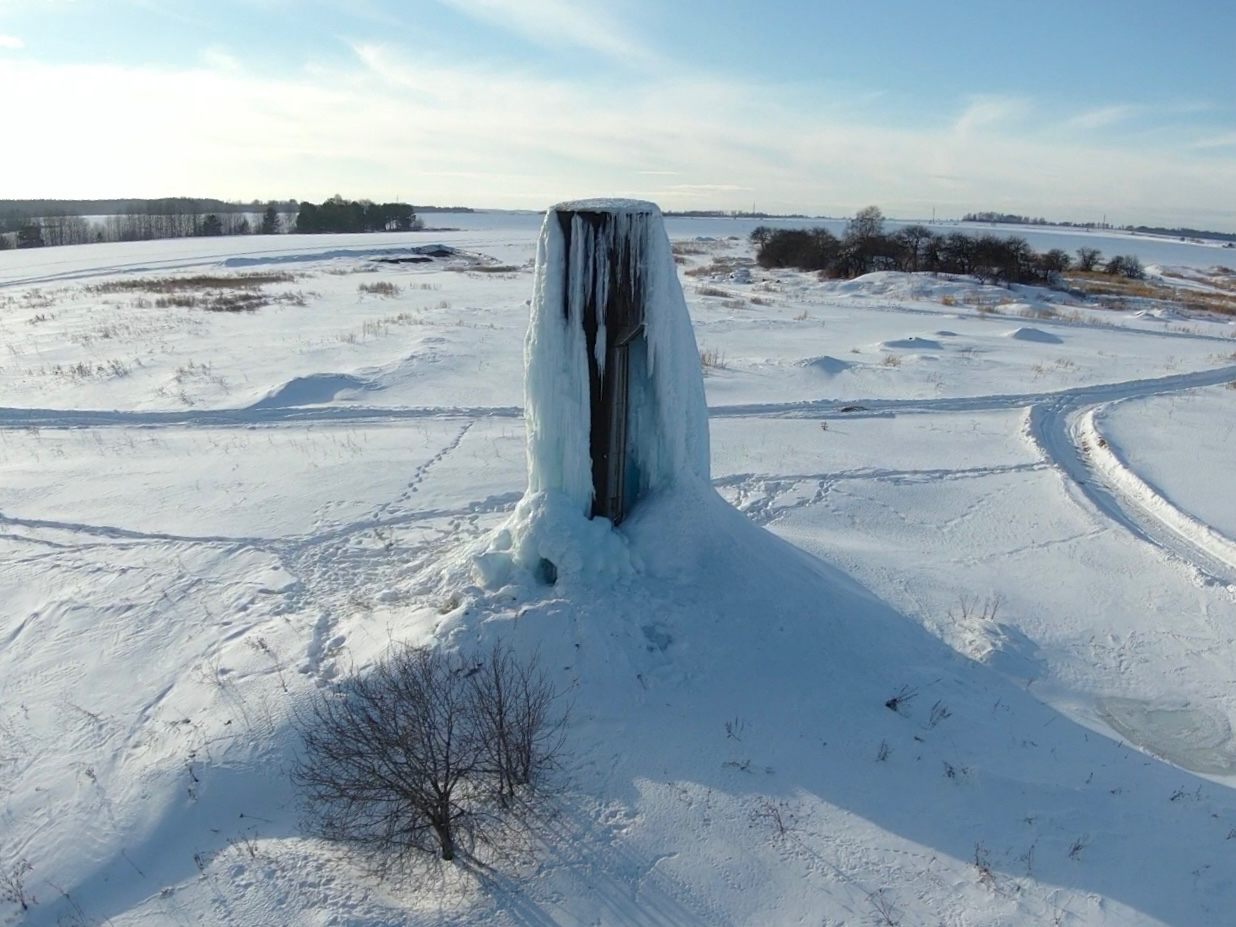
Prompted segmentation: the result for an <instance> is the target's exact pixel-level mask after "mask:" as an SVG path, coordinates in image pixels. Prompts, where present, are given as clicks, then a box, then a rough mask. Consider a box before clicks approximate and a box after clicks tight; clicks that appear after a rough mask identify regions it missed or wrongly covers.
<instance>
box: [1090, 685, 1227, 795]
mask: <svg viewBox="0 0 1236 927" xmlns="http://www.w3.org/2000/svg"><path fill="white" fill-rule="evenodd" d="M1098 711H1099V716H1100V717H1101V718H1102V719H1103V720H1104V721H1106V722H1107V723H1108V724H1109V725H1111V727H1112V728H1113V729H1114V730H1115V731H1116V732H1117V733H1119V734H1120V735H1121V736H1122V737H1124V738H1126V739H1127V740H1129V741H1131V742H1132V743H1135V744H1137V745H1138V746H1139V747H1143V748H1145V749H1146V750H1148V751H1150V752H1151V753H1153V754H1154V755H1155V756H1157V757H1160V758H1162V759H1164V760H1167V761H1168V762H1169V763H1175V764H1176V765H1177V766H1181V767H1183V768H1185V769H1187V770H1190V771H1191V772H1196V773H1203V774H1207V775H1214V776H1230V775H1233V774H1236V739H1234V738H1233V737H1232V725H1231V722H1230V721H1228V719H1227V717H1226V716H1224V715H1223V714H1221V713H1219V712H1217V711H1214V710H1212V709H1208V708H1203V707H1198V706H1194V705H1189V704H1188V703H1184V704H1176V705H1173V704H1170V703H1168V704H1164V703H1161V702H1148V701H1144V700H1142V699H1135V698H1105V699H1100V700H1099V703H1098Z"/></svg>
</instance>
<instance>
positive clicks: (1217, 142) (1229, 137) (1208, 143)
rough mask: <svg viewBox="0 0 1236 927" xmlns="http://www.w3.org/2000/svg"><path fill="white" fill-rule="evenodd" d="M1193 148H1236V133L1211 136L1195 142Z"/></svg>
mask: <svg viewBox="0 0 1236 927" xmlns="http://www.w3.org/2000/svg"><path fill="white" fill-rule="evenodd" d="M1191 147H1193V148H1201V149H1208V148H1236V132H1224V133H1223V134H1222V135H1211V136H1209V137H1207V138H1200V139H1198V140H1197V141H1195V142H1194V143H1193V144H1192V146H1191Z"/></svg>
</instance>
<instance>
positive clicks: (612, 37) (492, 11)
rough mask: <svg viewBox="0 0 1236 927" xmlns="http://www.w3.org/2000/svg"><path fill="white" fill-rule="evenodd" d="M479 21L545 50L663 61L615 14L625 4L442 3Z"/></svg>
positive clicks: (555, 0) (578, 0) (547, 0)
mask: <svg viewBox="0 0 1236 927" xmlns="http://www.w3.org/2000/svg"><path fill="white" fill-rule="evenodd" d="M438 2H439V3H443V4H445V5H446V6H449V7H452V8H454V9H456V10H458V11H459V12H461V13H464V14H466V15H468V16H471V17H472V18H474V19H477V20H480V21H482V22H486V23H489V24H491V25H495V26H498V27H500V28H502V29H506V30H508V31H510V32H514V33H517V34H519V35H521V36H523V37H524V38H526V39H529V40H531V41H533V42H535V43H536V44H538V45H542V46H545V47H549V48H552V47H555V46H558V45H561V44H562V43H567V44H570V45H574V46H577V47H580V48H585V49H588V50H590V51H594V52H597V53H598V54H601V55H604V56H606V57H607V58H611V59H615V60H618V61H621V62H625V63H631V64H638V63H645V64H646V63H649V62H651V61H654V60H658V56H657V55H655V54H654V53H653V52H652V50H651V49H650V48H649V46H648V45H647V43H646V42H645V41H643V40H641V39H640V38H639V36H637V35H636V34H634V33H633V32H632V31H631V29H630V28H629V26H628V25H627V24H626V23H625V22H624V21H623V20H622V19H620V18H619V17H617V16H616V15H614V10H615V7H616V6H618V5H619V4H617V3H614V2H610V3H605V4H602V3H598V2H595V0H438Z"/></svg>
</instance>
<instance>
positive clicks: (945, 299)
mask: <svg viewBox="0 0 1236 927" xmlns="http://www.w3.org/2000/svg"><path fill="white" fill-rule="evenodd" d="M940 304H941V305H942V306H956V305H957V297H956V296H952V295H949V294H947V293H946V294H945V295H944V296H941V297H940Z"/></svg>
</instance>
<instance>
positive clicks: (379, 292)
mask: <svg viewBox="0 0 1236 927" xmlns="http://www.w3.org/2000/svg"><path fill="white" fill-rule="evenodd" d="M356 291H357V292H358V293H361V294H363V295H366V296H381V297H383V298H384V299H391V298H393V297H395V296H398V295H399V294H400V293H402V292H403V288H402V287H399V286H396V285H395V284H393V283H391V282H390V281H389V280H378V281H375V282H374V283H362V284H360V285H359V286H358V287H357V288H356Z"/></svg>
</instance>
